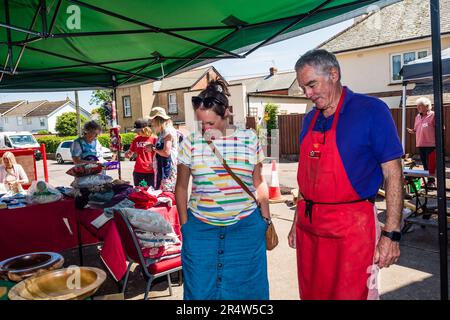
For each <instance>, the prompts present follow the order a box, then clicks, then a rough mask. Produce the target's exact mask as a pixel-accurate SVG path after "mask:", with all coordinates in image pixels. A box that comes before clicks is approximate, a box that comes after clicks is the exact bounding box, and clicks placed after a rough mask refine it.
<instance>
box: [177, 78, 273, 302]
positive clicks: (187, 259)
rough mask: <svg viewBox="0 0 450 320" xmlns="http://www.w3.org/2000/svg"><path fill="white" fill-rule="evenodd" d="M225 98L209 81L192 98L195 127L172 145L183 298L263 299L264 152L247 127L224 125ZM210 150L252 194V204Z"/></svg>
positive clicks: (226, 121)
mask: <svg viewBox="0 0 450 320" xmlns="http://www.w3.org/2000/svg"><path fill="white" fill-rule="evenodd" d="M227 96H229V94H228V90H227V87H226V85H225V84H224V83H223V82H222V81H219V80H215V81H211V82H210V83H209V84H208V86H207V88H206V89H205V90H203V91H202V92H201V93H200V95H199V96H197V97H193V98H192V104H193V107H194V110H195V116H196V118H197V123H198V124H199V125H200V126H201V130H198V132H194V133H193V134H191V135H190V136H188V137H186V138H185V139H184V140H183V142H182V143H181V145H180V148H179V154H178V177H177V184H176V188H175V197H176V201H177V208H178V212H179V215H180V223H181V224H182V227H181V232H182V235H183V248H182V253H181V258H182V263H183V274H184V280H185V282H184V299H186V300H192V299H194V300H206V299H207V300H213V299H224V300H229V299H233V300H249V299H254V300H266V299H269V284H268V278H267V257H266V244H265V231H266V228H267V223H266V221H265V219H264V218H263V217H265V218H267V219H270V213H269V205H268V190H267V185H266V183H265V181H264V178H263V176H262V161H263V160H264V154H263V152H262V150H261V146H260V145H259V142H258V137H257V136H256V133H255V132H254V131H253V130H241V129H238V128H236V127H234V126H231V125H230V124H229V118H230V116H231V112H230V110H229V104H228V98H227ZM207 141H211V142H212V144H211V146H209V145H208V143H207ZM213 149H215V150H217V151H218V152H219V153H220V154H221V155H222V157H223V158H224V159H225V161H226V163H227V164H228V166H229V167H230V168H231V170H232V171H233V173H234V174H236V175H237V176H238V177H239V178H240V179H241V180H242V181H243V183H245V184H246V185H247V186H248V188H249V189H250V190H251V191H252V192H253V193H255V192H256V194H257V199H258V202H259V206H258V204H257V203H256V202H255V201H254V200H253V198H252V197H251V196H250V195H249V194H247V193H246V192H245V191H244V190H243V189H242V187H240V186H239V184H238V183H237V182H236V181H235V180H234V179H233V178H232V177H231V175H230V174H229V173H228V172H227V170H225V168H224V167H223V165H222V163H221V161H220V160H219V158H218V157H217V156H216V155H215V154H214V152H213ZM191 175H192V178H193V181H192V192H191V197H190V199H189V203H188V190H187V189H188V186H189V179H190V176H191Z"/></svg>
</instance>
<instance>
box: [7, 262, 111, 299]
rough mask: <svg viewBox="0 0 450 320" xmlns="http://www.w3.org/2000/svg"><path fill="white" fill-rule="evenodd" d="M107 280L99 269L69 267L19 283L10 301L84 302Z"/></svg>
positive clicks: (9, 294)
mask: <svg viewBox="0 0 450 320" xmlns="http://www.w3.org/2000/svg"><path fill="white" fill-rule="evenodd" d="M105 279H106V273H105V272H104V271H103V270H101V269H98V268H91V267H77V266H73V267H69V268H65V269H59V270H52V271H48V272H45V273H43V274H40V275H36V276H33V277H31V278H28V279H26V280H24V281H22V282H19V283H18V284H16V285H15V286H14V287H12V288H11V290H10V291H9V293H8V297H9V299H10V300H83V299H86V298H88V297H90V296H91V295H93V294H94V293H95V292H96V291H97V290H98V288H99V287H100V286H101V285H102V283H103V282H104V281H105Z"/></svg>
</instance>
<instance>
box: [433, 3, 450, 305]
mask: <svg viewBox="0 0 450 320" xmlns="http://www.w3.org/2000/svg"><path fill="white" fill-rule="evenodd" d="M439 11H440V10H439V0H430V13H431V42H432V55H433V91H434V108H435V117H436V118H435V119H436V178H437V195H438V222H439V252H440V279H441V300H448V260H447V259H448V247H447V246H448V233H447V199H446V194H445V189H446V187H445V150H444V146H445V144H444V130H443V129H444V126H443V124H444V122H443V121H444V117H443V116H444V112H443V108H442V61H441V30H440V17H439Z"/></svg>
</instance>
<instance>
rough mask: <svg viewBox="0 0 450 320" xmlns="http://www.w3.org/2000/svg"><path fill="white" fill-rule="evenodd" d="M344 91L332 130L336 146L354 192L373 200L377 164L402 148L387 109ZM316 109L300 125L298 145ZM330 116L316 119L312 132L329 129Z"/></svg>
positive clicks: (374, 100) (378, 176) (373, 100)
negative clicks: (334, 130) (335, 125)
mask: <svg viewBox="0 0 450 320" xmlns="http://www.w3.org/2000/svg"><path fill="white" fill-rule="evenodd" d="M344 90H346V94H345V98H344V104H343V105H342V107H341V110H340V115H339V121H338V124H337V128H336V143H337V147H338V150H339V154H340V156H341V159H342V162H343V165H344V169H345V171H346V173H347V176H348V178H349V180H350V183H351V184H352V186H353V188H354V190H355V191H356V192H357V193H358V194H359V196H360V197H361V198H363V199H366V198H371V197H374V196H375V195H376V194H377V191H378V189H379V187H380V186H381V183H382V180H383V173H382V170H381V164H382V163H384V162H387V161H390V160H394V159H398V158H400V157H401V156H402V155H403V148H402V145H401V143H400V139H399V137H398V134H397V128H396V127H395V123H394V120H393V118H392V114H391V112H390V110H389V107H388V106H387V105H386V104H385V103H384V102H383V101H381V100H380V99H378V98H374V97H370V96H366V95H363V94H358V93H354V92H352V91H351V90H350V89H348V88H346V87H344ZM315 111H316V108H314V109H313V110H312V111H311V112H309V113H308V114H307V115H306V116H305V119H304V121H303V126H302V131H301V133H300V143H302V141H303V138H304V137H305V135H306V133H307V132H308V129H309V126H310V124H311V121H312V119H313V116H314V113H315ZM333 119H334V115H332V116H330V117H328V118H325V117H324V116H323V114H322V113H320V114H319V116H318V117H317V121H316V124H315V125H314V129H313V130H314V131H322V132H323V131H327V130H330V129H331V126H332V124H333Z"/></svg>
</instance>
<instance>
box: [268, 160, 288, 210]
mask: <svg viewBox="0 0 450 320" xmlns="http://www.w3.org/2000/svg"><path fill="white" fill-rule="evenodd" d="M285 201H286V198H285V197H283V196H282V195H281V190H280V180H279V178H278V169H277V162H276V161H275V160H272V179H271V181H270V186H269V203H280V202H285Z"/></svg>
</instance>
